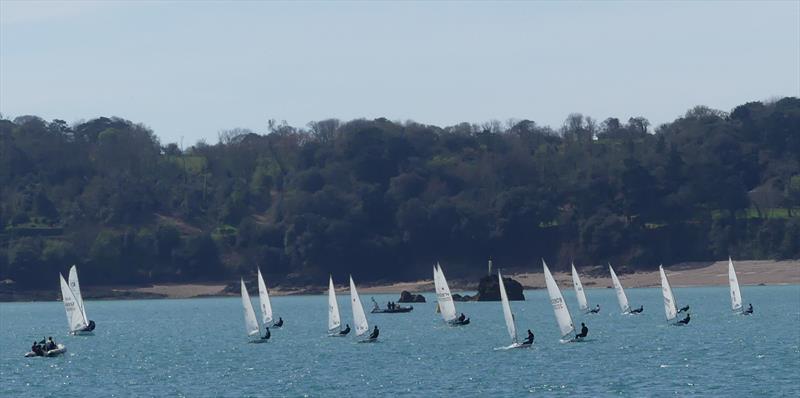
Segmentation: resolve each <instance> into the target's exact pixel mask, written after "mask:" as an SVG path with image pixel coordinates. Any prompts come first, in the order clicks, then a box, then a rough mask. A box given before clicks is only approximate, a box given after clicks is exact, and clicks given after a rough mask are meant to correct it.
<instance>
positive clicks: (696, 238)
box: [0, 98, 800, 288]
mask: <svg viewBox="0 0 800 398" xmlns="http://www.w3.org/2000/svg"><path fill="white" fill-rule="evenodd" d="M729 255H730V256H733V257H734V258H741V259H788V258H798V257H800V100H799V99H797V98H783V99H780V100H775V101H771V102H766V103H762V102H751V103H747V104H744V105H741V106H738V107H736V108H735V109H733V110H732V111H730V112H722V111H718V110H714V109H710V108H707V107H703V106H698V107H695V108H693V109H690V110H689V111H687V112H686V114H685V115H683V116H681V117H679V118H677V119H676V120H674V121H673V122H670V123H666V124H663V125H660V126H651V125H650V123H649V122H648V120H647V119H645V118H643V117H634V118H630V119H629V120H627V121H624V120H619V119H617V118H613V117H610V118H607V119H605V120H603V121H597V120H594V119H592V118H590V117H586V116H583V115H580V114H572V115H569V117H568V118H567V119H566V121H565V122H564V124H563V125H562V126H560V127H558V128H551V127H546V126H540V125H538V124H536V123H535V122H534V121H530V120H509V121H504V122H500V121H489V122H486V123H482V124H469V123H461V124H457V125H454V126H448V127H438V126H432V125H424V124H420V123H416V122H413V121H404V122H397V121H390V120H386V119H382V118H381V119H375V120H363V119H358V120H351V121H346V122H345V121H339V120H335V119H330V120H321V121H317V122H312V123H309V124H308V125H307V126H305V127H294V126H290V125H288V124H286V123H285V122H284V123H280V122H276V121H272V120H271V121H265V127H264V130H263V131H258V132H253V131H250V130H246V129H232V130H227V131H223V132H220V134H219V137H218V142H217V143H215V144H209V143H207V142H205V141H200V142H197V143H196V144H194V145H192V146H190V147H188V148H186V149H183V148H181V147H180V146H179V145H177V144H176V143H162V142H160V140H159V138H158V137H157V136H156V134H155V133H154V132H153V131H152V130H151V129H149V128H148V127H146V126H145V125H143V124H138V123H134V122H131V121H128V120H125V119H121V118H117V117H102V118H98V119H93V120H89V121H82V122H77V123H74V124H68V123H67V122H65V121H63V120H52V121H46V120H43V119H41V118H39V117H36V116H19V117H15V118H13V119H11V120H9V119H6V118H0V280H4V281H6V282H7V281H13V283H14V285H15V286H18V287H19V288H42V287H51V286H53V285H54V283H55V282H54V281H55V279H54V275H55V274H56V273H58V272H64V271H65V270H66V269H67V268H68V267H69V266H70V265H72V264H78V266H79V267H80V269H81V276H82V279H83V280H84V282H83V283H84V284H133V283H152V282H189V281H212V280H224V279H229V278H231V277H233V276H238V275H240V274H250V273H252V272H254V270H255V266H256V265H260V266H261V268H262V270H263V272H264V273H265V274H266V275H267V277H268V278H270V280H273V281H276V282H279V283H283V284H305V283H317V284H319V283H320V281H323V282H324V281H325V280H326V278H327V275H328V274H332V275H333V276H334V278H336V279H337V280H345V278H346V275H347V274H349V273H353V274H357V275H358V276H359V279H360V280H363V281H379V280H380V281H393V280H409V279H417V278H426V277H428V278H429V277H430V273H431V266H432V265H433V264H435V263H436V262H437V261H439V262H441V263H442V264H443V266H445V268H446V269H447V271H448V275H453V276H454V277H469V276H476V275H484V274H485V273H486V260H487V259H488V258H490V257H491V258H492V259H493V260H494V262H495V264H496V265H501V266H502V267H516V268H530V269H539V264H541V260H540V259H541V258H542V257H544V258H546V259H547V260H548V263H549V264H551V265H552V268H553V269H554V270H566V269H568V267H569V263H570V262H571V261H574V262H575V263H576V264H577V265H581V264H602V263H606V262H611V263H614V264H624V265H625V267H621V268H623V269H627V270H629V271H632V270H637V269H654V268H657V266H658V265H659V264H660V263H663V264H671V263H675V262H681V261H700V260H717V259H722V258H727V257H728V256H729Z"/></svg>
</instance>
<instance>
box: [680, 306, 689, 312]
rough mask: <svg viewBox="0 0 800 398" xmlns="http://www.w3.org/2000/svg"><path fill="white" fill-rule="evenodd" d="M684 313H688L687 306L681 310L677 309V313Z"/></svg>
mask: <svg viewBox="0 0 800 398" xmlns="http://www.w3.org/2000/svg"><path fill="white" fill-rule="evenodd" d="M686 311H689V306H688V305H687V306H686V307H683V308H681V309H679V310H678V313H679V314H680V313H681V312H686Z"/></svg>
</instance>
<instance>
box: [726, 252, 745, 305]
mask: <svg viewBox="0 0 800 398" xmlns="http://www.w3.org/2000/svg"><path fill="white" fill-rule="evenodd" d="M728 281H729V282H730V285H731V309H732V310H734V311H741V310H742V292H741V291H739V279H738V278H736V270H735V269H733V260H731V258H730V257H728Z"/></svg>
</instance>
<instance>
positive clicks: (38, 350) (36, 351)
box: [31, 341, 44, 357]
mask: <svg viewBox="0 0 800 398" xmlns="http://www.w3.org/2000/svg"><path fill="white" fill-rule="evenodd" d="M31 352H33V353H34V354H36V356H37V357H41V356H44V350H42V346H40V345H39V343H37V342H35V341H34V342H33V345H32V346H31Z"/></svg>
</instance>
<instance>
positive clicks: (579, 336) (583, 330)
mask: <svg viewBox="0 0 800 398" xmlns="http://www.w3.org/2000/svg"><path fill="white" fill-rule="evenodd" d="M588 334H589V328H587V327H586V324H585V323H581V333H580V334H576V335H575V338H576V339H582V338H584V337H586V335H588Z"/></svg>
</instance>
